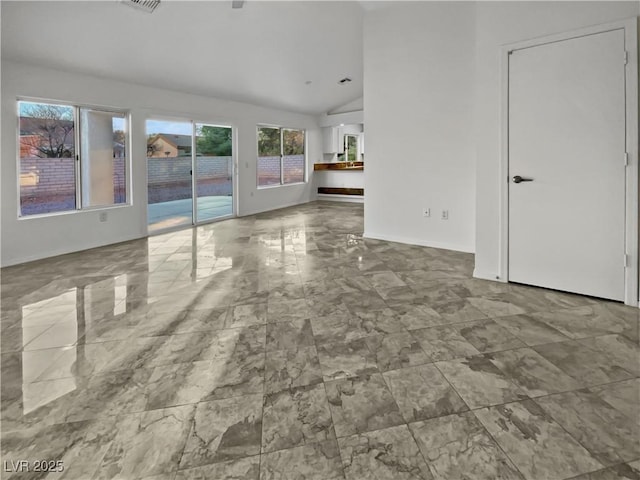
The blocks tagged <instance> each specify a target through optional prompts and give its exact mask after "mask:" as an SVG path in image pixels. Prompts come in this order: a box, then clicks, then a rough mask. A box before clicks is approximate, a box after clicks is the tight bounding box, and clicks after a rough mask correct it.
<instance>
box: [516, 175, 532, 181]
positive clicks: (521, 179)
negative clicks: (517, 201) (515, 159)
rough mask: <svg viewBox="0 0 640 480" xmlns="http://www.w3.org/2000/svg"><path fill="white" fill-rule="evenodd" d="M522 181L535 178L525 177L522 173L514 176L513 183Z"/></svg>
mask: <svg viewBox="0 0 640 480" xmlns="http://www.w3.org/2000/svg"><path fill="white" fill-rule="evenodd" d="M520 182H533V178H523V177H521V176H520V175H516V176H515V177H513V183H520Z"/></svg>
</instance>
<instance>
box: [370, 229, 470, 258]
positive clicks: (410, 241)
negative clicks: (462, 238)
mask: <svg viewBox="0 0 640 480" xmlns="http://www.w3.org/2000/svg"><path fill="white" fill-rule="evenodd" d="M364 238H371V239H372V240H385V241H387V242H396V243H405V244H407V245H419V246H421V247H431V248H441V249H443V250H453V251H455V252H464V253H475V251H474V249H473V247H468V246H464V245H458V244H454V243H448V242H432V241H430V240H424V239H421V238H409V237H401V236H397V235H386V234H381V233H374V232H366V231H365V232H364Z"/></svg>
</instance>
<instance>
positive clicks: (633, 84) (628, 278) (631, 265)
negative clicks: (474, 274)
mask: <svg viewBox="0 0 640 480" xmlns="http://www.w3.org/2000/svg"><path fill="white" fill-rule="evenodd" d="M613 30H623V31H624V43H625V50H626V52H627V68H626V69H625V99H626V151H627V154H628V164H627V170H626V195H625V197H626V200H625V203H626V204H625V252H626V261H627V263H626V267H627V268H626V269H625V292H624V303H625V304H626V305H631V306H637V305H638V298H639V296H640V292H639V291H638V263H639V258H638V217H639V215H640V212H639V210H638V206H639V205H638V160H639V159H638V151H639V145H638V18H637V17H633V18H629V19H624V20H618V21H615V22H609V23H605V24H601V25H593V26H590V27H585V28H581V29H577V30H571V31H568V32H563V33H559V34H555V35H548V36H544V37H538V38H533V39H530V40H525V41H521V42H516V43H511V44H507V45H504V46H503V47H502V48H501V52H500V63H501V64H500V69H501V72H500V76H501V78H500V90H501V102H500V103H501V108H500V124H501V130H500V168H499V179H498V182H499V195H500V209H499V228H500V240H499V244H498V252H499V267H498V271H499V274H498V277H497V278H496V280H498V281H501V282H508V281H509V55H510V53H511V52H513V51H515V50H522V49H526V48H531V47H537V46H540V45H545V44H549V43H556V42H561V41H564V40H570V39H572V38H579V37H584V36H588V35H595V34H598V33H605V32H610V31H613ZM623 61H624V59H623V58H621V59H620V62H623ZM623 161H624V159H623V158H621V159H620V162H623ZM624 260H625V259H622V258H621V259H620V261H621V262H623V261H624Z"/></svg>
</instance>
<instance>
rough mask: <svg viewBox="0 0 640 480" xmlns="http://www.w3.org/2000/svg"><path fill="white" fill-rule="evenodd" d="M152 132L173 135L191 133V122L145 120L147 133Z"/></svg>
mask: <svg viewBox="0 0 640 480" xmlns="http://www.w3.org/2000/svg"><path fill="white" fill-rule="evenodd" d="M153 133H173V134H174V135H191V134H192V133H193V127H192V125H191V122H170V121H162V120H147V135H150V134H153Z"/></svg>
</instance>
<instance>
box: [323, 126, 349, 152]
mask: <svg viewBox="0 0 640 480" xmlns="http://www.w3.org/2000/svg"><path fill="white" fill-rule="evenodd" d="M342 137H343V135H342V129H341V128H340V127H325V128H323V129H322V150H323V152H324V153H328V154H333V153H343V152H344V140H343V138H342Z"/></svg>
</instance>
